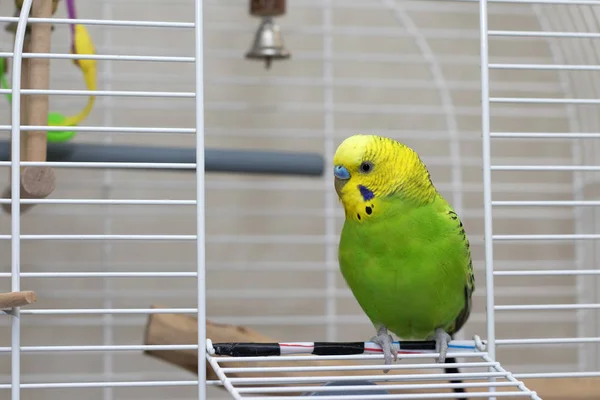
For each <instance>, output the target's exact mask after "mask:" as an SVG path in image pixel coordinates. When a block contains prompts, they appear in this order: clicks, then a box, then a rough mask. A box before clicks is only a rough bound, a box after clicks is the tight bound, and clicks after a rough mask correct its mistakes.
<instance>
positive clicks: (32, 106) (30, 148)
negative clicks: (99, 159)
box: [2, 0, 56, 213]
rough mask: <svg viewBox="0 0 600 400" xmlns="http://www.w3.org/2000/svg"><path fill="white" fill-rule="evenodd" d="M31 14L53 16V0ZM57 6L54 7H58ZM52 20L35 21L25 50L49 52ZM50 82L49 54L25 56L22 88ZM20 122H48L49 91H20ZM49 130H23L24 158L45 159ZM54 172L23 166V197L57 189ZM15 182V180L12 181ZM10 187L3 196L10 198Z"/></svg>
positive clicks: (43, 0)
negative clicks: (29, 92)
mask: <svg viewBox="0 0 600 400" xmlns="http://www.w3.org/2000/svg"><path fill="white" fill-rule="evenodd" d="M31 7H32V10H31V16H32V17H34V18H50V17H51V16H52V14H53V3H52V0H34V1H33V4H32V6H31ZM55 10H56V9H54V11H55ZM50 33H51V24H49V23H35V24H32V26H31V34H26V36H25V41H24V44H23V52H24V53H29V52H32V53H50ZM49 86H50V60H49V59H48V58H31V59H26V58H24V59H23V60H22V66H21V88H22V89H38V90H40V89H41V90H48V88H49ZM20 106H21V125H37V126H43V125H47V124H48V111H49V106H48V95H45V94H32V95H23V94H22V95H21V102H20ZM46 147H47V132H46V131H28V132H22V134H21V152H20V153H21V161H46ZM55 181H56V178H55V174H54V170H53V169H52V168H50V167H44V166H28V167H22V168H21V182H20V191H21V198H23V199H32V198H38V199H41V198H45V197H48V196H49V195H50V193H52V192H53V191H54V188H55ZM11 184H12V183H11ZM10 193H11V189H10V187H8V188H7V189H6V190H5V191H4V193H3V197H4V198H10V197H11V195H10ZM31 207H33V204H22V205H21V213H24V212H26V211H27V210H29V209H30V208H31ZM2 208H3V209H4V211H6V212H8V213H10V212H11V205H10V203H8V204H3V205H2Z"/></svg>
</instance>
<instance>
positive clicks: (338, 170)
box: [333, 165, 350, 179]
mask: <svg viewBox="0 0 600 400" xmlns="http://www.w3.org/2000/svg"><path fill="white" fill-rule="evenodd" d="M333 175H334V176H335V177H336V178H338V179H350V172H348V170H347V169H346V167H344V166H343V165H336V166H335V167H334V168H333Z"/></svg>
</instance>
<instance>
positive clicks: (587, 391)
mask: <svg viewBox="0 0 600 400" xmlns="http://www.w3.org/2000/svg"><path fill="white" fill-rule="evenodd" d="M152 308H162V307H161V306H156V305H154V306H152ZM206 332H207V333H206V335H207V337H208V338H210V339H211V340H212V341H213V343H218V342H256V343H268V342H277V340H276V339H273V338H270V337H267V336H264V335H262V334H260V333H259V332H256V331H254V330H252V329H249V328H246V327H243V326H235V325H226V324H216V323H214V322H210V321H206ZM197 338H198V325H197V320H196V318H194V317H192V316H189V315H181V314H152V315H150V316H149V317H148V323H147V325H146V330H145V337H144V344H145V345H183V344H197V343H198V341H197ZM144 354H147V355H149V356H152V357H156V358H158V359H161V360H163V361H166V362H169V363H171V364H173V365H175V366H178V367H180V368H183V369H185V370H187V371H190V372H192V373H197V370H198V355H197V354H198V352H197V351H196V350H149V351H145V352H144ZM272 359H273V362H256V363H252V366H254V367H269V366H270V367H273V366H277V365H280V366H281V365H282V363H281V362H279V363H278V362H277V357H273V358H272ZM285 365H286V366H315V365H355V363H353V362H351V361H315V362H302V363H293V362H287V363H285ZM227 366H228V367H231V368H238V367H247V366H248V364H247V363H227ZM337 373H343V375H345V376H352V375H354V376H356V375H380V374H381V370H358V371H338V372H337ZM422 373H424V372H422V371H417V370H412V371H411V370H391V371H390V372H389V374H390V375H392V374H422ZM331 374H332V373H331V371H326V372H318V371H317V372H311V373H310V375H311V376H325V375H331ZM229 376H230V377H240V376H241V375H238V374H235V373H231V374H229ZM243 376H244V377H259V376H264V375H262V374H250V373H248V374H247V373H244V374H243ZM270 376H272V377H291V376H306V374H302V373H290V372H279V373H271V374H270ZM206 379H208V380H216V379H218V378H217V376H216V375H215V373H214V371H213V370H212V367H211V366H210V365H209V364H208V363H207V364H206ZM429 382H431V383H433V381H429ZM447 382H448V381H439V382H437V383H447ZM523 382H524V383H525V386H527V388H529V389H530V390H534V391H537V393H538V395H539V396H540V397H541V398H543V399H544V400H566V399H569V400H592V399H594V400H596V399H598V393H600V379H598V378H564V379H549V378H545V379H527V380H523ZM398 385H399V388H401V385H402V383H398ZM481 390H482V389H480V388H478V389H467V392H473V391H481ZM497 390H498V391H514V390H515V388H514V387H509V388H505V387H502V388H498V389H497ZM403 393H420V391H418V390H403ZM428 393H451V390H450V389H439V390H428Z"/></svg>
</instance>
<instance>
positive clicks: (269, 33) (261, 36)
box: [246, 17, 290, 69]
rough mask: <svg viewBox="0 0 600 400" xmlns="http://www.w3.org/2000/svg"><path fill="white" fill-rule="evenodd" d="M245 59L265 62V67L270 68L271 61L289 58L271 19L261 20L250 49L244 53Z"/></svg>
mask: <svg viewBox="0 0 600 400" xmlns="http://www.w3.org/2000/svg"><path fill="white" fill-rule="evenodd" d="M246 58H249V59H252V60H265V67H266V68H267V69H269V68H270V67H271V61H272V60H284V59H288V58H290V53H289V51H287V50H286V49H285V47H284V45H283V38H282V37H281V31H280V30H279V26H278V25H277V24H276V23H275V22H273V19H272V18H271V17H265V18H263V20H262V22H261V24H260V26H259V27H258V30H257V31H256V34H255V35H254V42H253V43H252V47H251V48H250V50H249V51H248V52H247V53H246Z"/></svg>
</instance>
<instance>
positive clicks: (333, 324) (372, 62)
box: [0, 0, 600, 400]
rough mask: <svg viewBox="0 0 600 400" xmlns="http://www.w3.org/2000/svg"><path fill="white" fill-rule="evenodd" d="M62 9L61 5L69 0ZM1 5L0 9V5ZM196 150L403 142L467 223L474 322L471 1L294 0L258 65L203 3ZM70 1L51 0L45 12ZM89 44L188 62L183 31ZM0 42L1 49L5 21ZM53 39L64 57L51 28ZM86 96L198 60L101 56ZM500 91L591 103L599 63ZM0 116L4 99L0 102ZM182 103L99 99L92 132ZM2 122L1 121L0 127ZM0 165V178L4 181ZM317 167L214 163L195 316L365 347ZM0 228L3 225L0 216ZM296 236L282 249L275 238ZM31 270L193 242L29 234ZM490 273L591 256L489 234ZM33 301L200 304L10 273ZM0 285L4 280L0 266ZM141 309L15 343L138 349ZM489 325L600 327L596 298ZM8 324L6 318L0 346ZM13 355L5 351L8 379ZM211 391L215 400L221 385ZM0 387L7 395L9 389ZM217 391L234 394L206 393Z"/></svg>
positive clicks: (515, 24)
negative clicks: (273, 56) (281, 52)
mask: <svg viewBox="0 0 600 400" xmlns="http://www.w3.org/2000/svg"><path fill="white" fill-rule="evenodd" d="M61 3H62V2H61ZM77 7H78V14H79V17H80V18H101V19H126V20H155V21H185V22H193V20H192V18H193V1H192V0H169V1H168V2H167V1H160V2H159V1H156V0H151V1H149V0H145V1H142V0H129V1H126V2H123V1H117V0H104V1H78V2H77ZM12 13H13V5H12V2H9V1H4V2H2V3H0V15H2V16H10V15H12ZM205 14H206V23H207V24H206V33H205V35H206V36H205V47H206V53H205V58H204V60H205V72H206V81H205V95H206V114H205V115H206V134H207V137H206V144H207V146H210V147H219V148H229V147H231V148H248V149H251V148H255V149H270V150H302V151H313V152H318V153H321V154H323V155H324V156H325V157H326V161H327V165H326V173H327V174H328V172H329V170H330V160H331V157H332V155H333V151H334V149H335V147H336V146H337V145H338V144H339V143H340V142H341V140H343V139H344V138H345V137H346V136H348V135H351V134H353V133H356V132H363V133H368V132H374V133H378V134H382V135H388V136H392V137H394V138H397V139H399V140H402V141H404V142H406V143H407V144H409V145H411V146H412V147H414V148H415V149H416V150H417V151H418V152H419V153H420V154H421V156H422V158H423V159H424V161H425V162H426V163H427V165H428V166H429V168H430V171H431V174H432V178H433V180H434V182H435V183H436V184H437V186H438V188H439V189H440V190H441V191H442V192H443V194H444V195H445V196H446V197H447V198H448V200H449V201H450V202H451V203H452V204H453V205H454V206H455V208H456V209H457V211H458V212H459V214H460V215H461V216H462V219H463V222H464V224H465V226H466V229H467V232H468V234H469V235H470V240H471V243H472V246H473V256H474V265H475V267H476V269H477V274H476V278H477V291H476V293H475V300H474V308H475V310H474V313H473V314H472V316H471V319H470V321H469V323H468V325H467V327H466V329H465V330H464V337H471V336H472V335H473V334H479V335H481V336H484V337H485V335H486V330H485V314H484V311H485V294H486V290H485V276H484V252H483V207H482V206H483V196H482V184H481V179H482V173H481V172H482V167H481V165H482V158H481V141H480V137H481V114H480V113H481V110H480V104H481V92H480V69H479V14H478V4H477V3H476V2H468V1H460V2H454V1H438V2H434V1H422V0H421V1H402V0H396V1H393V0H389V1H372V0H371V1H367V0H337V1H321V0H303V1H289V4H288V13H287V15H286V16H285V17H283V18H279V19H278V20H277V22H278V23H279V24H280V26H281V29H282V32H283V36H284V40H285V43H286V46H287V48H288V49H289V50H290V51H291V53H292V58H291V59H290V60H288V61H282V62H275V63H274V65H273V66H272V68H271V70H265V69H264V66H263V65H262V64H261V63H258V62H252V61H248V60H245V59H244V57H243V56H244V53H245V52H246V51H247V49H248V47H249V46H250V43H251V41H252V37H253V34H254V32H255V30H256V28H257V26H258V24H259V20H258V19H255V18H251V17H250V16H249V15H248V14H247V1H245V0H210V1H206V8H205ZM65 15H66V11H65V5H64V4H61V5H60V7H59V11H58V13H57V16H60V17H64V16H65ZM489 20H490V21H489V22H490V29H499V30H504V29H506V30H509V29H510V30H513V29H514V30H540V29H543V30H556V31H597V29H598V23H597V16H596V13H595V11H594V10H592V8H591V7H587V6H586V7H575V6H571V7H563V6H535V7H532V6H530V5H516V4H506V5H490V16H489ZM88 29H89V32H90V34H91V35H92V37H93V40H94V41H95V44H96V49H97V52H98V53H99V54H123V55H125V54H133V55H162V56H164V55H172V56H193V54H194V53H193V51H194V36H193V30H191V29H159V28H132V27H115V28H111V27H100V26H89V27H88ZM0 35H2V37H1V39H0V43H4V44H3V45H2V49H1V50H2V51H11V49H12V44H11V41H12V37H11V36H9V35H8V34H6V32H4V31H2V32H0ZM52 40H53V43H52V51H53V52H57V53H65V52H67V51H68V45H69V35H68V28H67V26H65V25H56V30H55V31H54V33H53V36H52ZM598 58H599V57H598V47H597V45H596V44H595V43H594V42H592V41H591V40H588V39H561V40H560V41H554V40H548V39H543V38H542V39H536V38H494V39H492V40H491V42H490V61H491V62H496V63H532V64H552V63H557V64H562V63H574V64H598ZM98 68H99V77H98V82H99V85H98V86H99V89H102V90H147V91H186V92H190V91H193V90H194V68H193V65H192V64H180V63H149V62H145V63H142V62H124V61H100V62H98ZM51 69H52V70H51V76H52V82H51V88H53V89H66V88H74V89H83V88H84V85H83V82H82V81H81V78H80V75H79V71H78V70H77V69H76V68H75V67H74V66H73V65H72V63H71V62H70V61H68V60H52V61H51ZM490 75H491V79H492V82H491V86H490V87H491V95H492V96H496V97H587V98H595V97H598V95H597V93H598V89H600V79H599V78H600V75H599V74H598V72H576V73H565V74H559V73H557V72H556V71H518V70H517V71H513V70H504V71H498V70H494V71H491V74H490ZM84 102H85V99H84V98H83V97H67V96H53V97H52V98H51V109H52V110H54V111H60V112H63V113H66V114H73V113H75V112H77V111H78V110H80V109H81V108H82V107H83V105H84ZM0 103H1V104H2V106H1V108H2V110H3V111H2V112H0V124H8V123H9V118H8V117H9V108H8V105H7V103H6V101H5V99H2V100H0ZM598 115H599V114H598V110H597V107H596V106H593V105H592V106H577V107H576V108H569V107H565V106H564V105H552V104H532V105H520V104H505V105H494V106H493V108H492V130H493V131H498V132H569V131H573V132H577V131H579V132H598V130H599V129H600V127H599V126H598V125H599V118H598ZM194 123H195V119H194V101H193V99H146V98H135V97H114V98H112V97H99V98H98V99H97V103H96V106H95V108H94V111H93V113H92V115H91V116H90V117H89V119H88V120H87V121H85V125H88V126H93V125H100V126H121V127H172V128H192V127H194ZM2 135H3V138H7V137H8V133H7V132H3V133H2ZM75 141H77V142H96V143H128V144H144V145H148V144H151V145H157V146H185V147H193V146H194V143H195V139H194V136H193V135H177V134H171V135H164V134H131V133H122V134H110V135H108V134H102V133H80V134H79V135H78V136H77V137H76V139H75ZM597 147H598V146H597V142H596V141H592V140H590V141H589V142H583V141H574V140H540V139H527V140H521V139H519V140H504V139H494V141H493V144H492V155H493V159H492V162H493V163H494V164H517V165H523V164H536V165H551V164H556V165H570V164H577V163H587V164H590V165H593V164H594V163H595V160H596V156H595V154H596V151H597V150H598V149H597ZM57 172H58V186H57V189H56V191H55V192H54V194H53V197H55V198H93V199H106V198H113V199H194V198H195V178H194V174H193V173H192V172H148V171H131V172H128V171H127V172H124V171H104V170H75V169H68V170H67V169H59V170H57ZM7 178H8V171H4V172H3V173H2V174H0V181H1V182H2V184H5V183H6V182H7ZM493 181H494V185H493V197H494V200H573V199H581V198H582V197H581V196H582V195H584V196H585V197H584V198H585V199H588V200H590V199H592V200H593V199H595V198H597V196H598V192H599V191H600V185H598V181H597V179H596V178H595V176H594V175H592V174H590V176H583V175H582V176H579V175H575V174H573V173H571V172H494V173H493ZM330 182H331V180H330V176H329V175H326V176H325V177H322V178H307V177H272V176H249V175H241V174H240V175H233V174H232V175H229V174H208V176H207V185H206V196H207V234H208V239H207V240H208V241H207V255H206V257H207V260H208V275H207V282H208V297H207V299H206V301H207V307H208V315H209V318H210V319H211V320H214V321H220V322H229V323H236V324H244V325H247V326H250V327H252V328H255V329H258V330H260V331H261V332H263V333H265V334H267V335H270V336H272V337H274V338H277V339H279V340H285V341H298V340H305V341H313V340H366V339H368V338H369V337H371V336H372V334H373V332H374V331H373V328H372V327H371V326H370V324H369V323H368V321H367V319H366V318H365V317H364V316H363V314H362V312H361V311H360V309H359V307H358V305H357V303H356V302H355V301H354V299H353V298H352V297H351V294H350V292H349V291H348V290H347V289H346V286H345V284H344V282H343V280H342V278H341V275H340V274H339V273H338V271H337V260H336V246H337V235H338V232H339V230H340V228H341V225H342V223H343V219H342V217H343V214H342V212H341V207H340V206H339V204H338V202H337V199H336V198H335V197H334V196H335V194H334V191H333V187H332V186H331V184H330ZM194 211H195V208H194V207H191V206H103V205H92V206H81V205H76V206H68V205H64V206H63V205H43V206H37V207H36V208H34V209H33V210H32V211H31V212H29V213H28V214H26V215H25V216H23V218H22V227H23V228H22V230H23V233H24V234H103V233H111V234H135V233H137V234H194V233H195V218H194ZM597 220H598V215H597V213H596V212H595V211H594V210H593V209H591V208H589V209H583V210H581V212H580V213H578V214H575V213H574V209H573V208H571V207H561V208H550V207H528V208H525V207H523V208H521V207H519V208H514V207H513V208H501V207H498V208H495V209H494V227H493V228H494V233H495V234H520V233H521V234H526V233H532V234H553V233H554V234H558V233H594V232H597V228H596V222H597ZM0 233H2V234H6V233H10V219H9V218H8V216H6V215H3V216H0ZM296 236H298V237H301V238H303V241H302V242H301V243H297V244H290V243H289V241H288V240H287V238H290V237H296ZM0 248H1V249H2V250H3V251H2V254H4V255H5V257H2V258H0V272H9V271H10V243H9V242H8V241H4V242H0ZM21 249H22V271H23V272H51V271H62V272H67V271H89V272H94V271H194V270H195V269H196V265H195V246H194V243H193V242H173V241H168V242H164V243H161V242H140V241H127V242H123V241H121V242H119V241H112V242H102V241H84V242H74V241H73V242H67V241H43V240H40V241H24V242H23V243H22V246H21ZM494 250H495V267H496V269H497V270H515V269H516V270H520V269H543V270H546V269H573V268H592V267H595V251H596V246H595V243H594V242H593V241H588V242H585V243H583V242H581V243H580V244H579V245H577V246H575V245H574V243H573V242H568V241H552V242H541V241H539V242H537V241H536V242H498V243H497V244H495V246H494ZM22 287H23V289H33V290H36V291H37V293H38V298H39V301H38V303H37V304H36V305H35V308H44V309H45V308H50V309H60V308H146V307H148V306H149V305H150V304H152V303H162V304H166V305H168V306H171V307H194V306H195V305H196V291H195V289H196V281H195V280H194V279H189V278H168V279H154V278H139V279H128V278H118V279H117V278H115V279H99V278H87V279H57V278H52V279H33V278H23V279H22ZM596 288H597V280H596V279H595V278H593V277H583V278H581V279H576V278H575V277H573V276H557V277H556V276H555V277H548V276H545V277H496V286H495V295H496V303H497V304H542V303H561V304H565V303H574V302H582V303H598V302H600V301H598V299H597V298H596V297H597V294H596V292H597V291H596ZM0 289H2V290H9V289H10V279H8V278H3V279H0ZM145 321H146V317H144V316H139V315H134V316H130V315H114V316H111V315H106V316H102V315H88V316H79V315H74V316H60V315H59V316H23V320H22V344H23V345H26V346H31V345H70V344H72V345H75V344H77V345H84V344H85V345H100V344H141V342H142V337H143V328H144V324H145ZM496 323H497V324H496V332H497V337H498V339H517V338H542V337H575V336H599V335H598V330H599V328H600V320H599V319H598V318H597V313H596V312H595V311H587V312H581V313H578V312H576V311H573V310H566V311H535V312H530V311H516V312H506V311H498V312H497V313H496ZM9 345H10V322H9V319H8V318H7V317H4V318H0V346H9ZM587 346H589V347H578V346H577V345H564V346H561V347H555V346H538V347H531V348H528V347H524V346H518V347H515V346H513V347H500V348H499V350H498V357H499V360H500V361H501V362H502V363H503V365H504V366H505V367H506V368H507V369H509V370H511V371H513V372H561V371H579V370H590V371H592V370H595V369H597V368H598V365H597V362H598V360H597V353H598V351H597V348H596V346H595V345H593V344H592V345H587ZM105 379H106V380H117V381H128V380H153V379H155V380H177V379H180V380H185V379H194V376H193V375H191V374H187V373H185V372H182V371H180V370H178V369H175V368H173V367H172V366H170V365H168V364H165V363H162V362H159V361H157V360H155V359H151V358H148V357H144V356H142V355H141V354H140V353H137V352H114V353H101V352H95V353H73V352H69V353H64V354H61V353H48V354H37V353H26V354H23V355H22V381H23V382H65V381H100V380H105ZM8 382H10V357H9V354H8V353H5V354H0V383H8ZM195 395H196V392H195V388H193V387H191V388H182V387H175V388H152V389H148V388H134V389H121V388H119V389H105V390H103V389H60V390H59V389H48V390H38V389H36V390H32V389H24V390H23V391H22V399H23V400H30V399H41V398H44V399H48V400H54V399H61V400H67V399H75V398H81V397H82V396H86V397H88V398H89V399H92V400H96V399H119V400H125V399H141V398H144V399H163V398H171V399H193V398H195ZM213 396H214V397H213ZM8 398H9V391H6V390H4V391H0V399H8ZM211 398H226V397H224V396H223V393H222V392H220V391H219V392H215V391H212V390H211Z"/></svg>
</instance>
